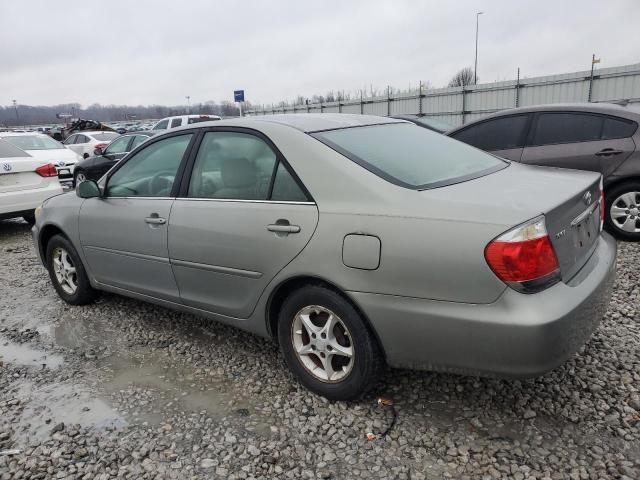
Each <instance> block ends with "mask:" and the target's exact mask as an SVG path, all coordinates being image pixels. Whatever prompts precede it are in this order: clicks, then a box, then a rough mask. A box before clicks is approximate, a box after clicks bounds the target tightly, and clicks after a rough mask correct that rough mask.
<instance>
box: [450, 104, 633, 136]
mask: <svg viewBox="0 0 640 480" xmlns="http://www.w3.org/2000/svg"><path fill="white" fill-rule="evenodd" d="M535 112H585V113H600V114H604V115H614V116H617V117H622V118H628V119H631V120H635V121H639V120H640V112H639V111H637V110H634V109H633V108H629V107H623V106H621V105H616V104H615V103H605V102H602V103H586V102H583V103H550V104H543V105H532V106H530V107H519V108H509V109H506V110H500V111H499V112H495V113H492V114H491V115H487V116H485V117H482V118H479V119H478V120H475V121H473V122H469V123H465V124H464V125H461V126H459V127H456V128H453V129H451V130H450V131H449V132H447V133H453V132H456V131H458V130H462V129H463V128H466V127H468V126H469V125H473V124H476V123H480V122H483V121H485V120H488V119H490V118H498V117H503V116H505V115H516V114H519V113H535Z"/></svg>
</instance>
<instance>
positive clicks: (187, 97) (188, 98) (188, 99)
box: [184, 95, 191, 114]
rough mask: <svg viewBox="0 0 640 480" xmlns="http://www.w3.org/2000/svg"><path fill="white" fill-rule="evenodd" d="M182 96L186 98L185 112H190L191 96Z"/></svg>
mask: <svg viewBox="0 0 640 480" xmlns="http://www.w3.org/2000/svg"><path fill="white" fill-rule="evenodd" d="M184 98H186V99H187V114H190V113H191V97H190V96H189V95H187V96H186V97H184Z"/></svg>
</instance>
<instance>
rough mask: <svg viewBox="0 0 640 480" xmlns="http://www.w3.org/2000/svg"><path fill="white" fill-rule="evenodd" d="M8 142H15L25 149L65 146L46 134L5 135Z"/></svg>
mask: <svg viewBox="0 0 640 480" xmlns="http://www.w3.org/2000/svg"><path fill="white" fill-rule="evenodd" d="M4 139H5V140H6V141H7V142H10V143H13V144H14V145H15V146H16V147H18V148H21V149H23V150H57V149H60V148H64V145H62V144H61V143H60V142H56V141H55V140H54V139H53V138H50V137H45V136H44V135H20V136H19V137H4Z"/></svg>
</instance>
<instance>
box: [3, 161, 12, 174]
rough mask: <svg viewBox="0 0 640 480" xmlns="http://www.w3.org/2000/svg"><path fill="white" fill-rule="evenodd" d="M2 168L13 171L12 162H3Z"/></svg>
mask: <svg viewBox="0 0 640 480" xmlns="http://www.w3.org/2000/svg"><path fill="white" fill-rule="evenodd" d="M2 170H4V171H5V172H10V171H11V164H10V163H3V164H2Z"/></svg>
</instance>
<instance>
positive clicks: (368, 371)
mask: <svg viewBox="0 0 640 480" xmlns="http://www.w3.org/2000/svg"><path fill="white" fill-rule="evenodd" d="M278 341H279V343H280V348H281V350H282V353H283V356H284V359H285V362H286V363H287V365H288V367H289V368H290V369H291V371H292V372H293V373H294V375H295V376H296V377H297V378H298V380H299V381H300V383H302V384H303V385H304V386H305V387H307V388H308V389H309V390H311V391H313V392H315V393H317V394H319V395H323V396H325V397H327V398H328V399H329V400H352V399H355V398H358V397H360V396H362V395H363V394H364V393H366V392H367V390H369V389H370V388H371V387H373V386H374V385H375V384H376V378H377V376H378V373H379V371H380V368H381V366H382V355H381V353H380V348H379V347H378V344H377V342H376V339H375V338H374V336H373V334H372V333H371V332H370V331H369V328H368V327H367V325H366V324H365V322H364V321H363V319H362V317H361V316H360V314H359V313H358V312H357V311H356V309H355V308H354V307H353V305H351V303H349V302H348V301H347V300H346V299H345V298H344V297H342V296H341V295H340V294H338V293H336V292H334V291H332V290H329V289H327V288H324V287H320V286H315V285H309V286H306V287H303V288H301V289H300V290H297V291H295V292H293V293H292V294H291V295H290V296H289V297H288V298H287V299H286V300H285V302H284V304H283V305H282V308H281V310H280V314H279V318H278Z"/></svg>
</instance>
